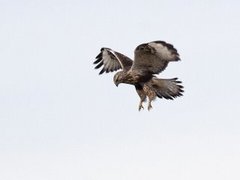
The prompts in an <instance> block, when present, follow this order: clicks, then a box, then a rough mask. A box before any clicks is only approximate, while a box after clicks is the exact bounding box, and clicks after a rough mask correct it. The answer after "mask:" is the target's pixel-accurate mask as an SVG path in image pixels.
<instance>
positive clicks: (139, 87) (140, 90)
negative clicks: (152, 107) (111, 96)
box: [135, 85, 146, 111]
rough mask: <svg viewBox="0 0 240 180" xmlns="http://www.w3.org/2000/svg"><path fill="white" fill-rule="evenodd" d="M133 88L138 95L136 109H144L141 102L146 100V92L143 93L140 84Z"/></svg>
mask: <svg viewBox="0 0 240 180" xmlns="http://www.w3.org/2000/svg"><path fill="white" fill-rule="evenodd" d="M135 88H136V91H137V93H138V95H139V97H140V103H139V105H138V110H139V111H141V109H144V107H143V105H142V103H143V102H144V101H145V100H146V94H145V92H144V90H143V88H142V86H140V85H136V86H135Z"/></svg>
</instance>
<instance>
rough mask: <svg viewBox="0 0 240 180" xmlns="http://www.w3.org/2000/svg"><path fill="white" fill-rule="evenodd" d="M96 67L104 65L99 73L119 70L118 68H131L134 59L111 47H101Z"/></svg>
mask: <svg viewBox="0 0 240 180" xmlns="http://www.w3.org/2000/svg"><path fill="white" fill-rule="evenodd" d="M94 64H96V67H95V69H98V68H100V67H102V69H101V71H100V72H99V74H102V73H104V72H106V73H108V72H113V71H117V70H118V69H123V70H129V69H130V68H131V66H132V64H133V61H132V60H131V59H130V58H129V57H127V56H125V55H123V54H121V53H119V52H116V51H113V50H112V49H110V48H101V52H100V53H99V54H98V55H97V57H96V61H95V62H94Z"/></svg>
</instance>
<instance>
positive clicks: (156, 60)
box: [132, 41, 180, 74]
mask: <svg viewBox="0 0 240 180" xmlns="http://www.w3.org/2000/svg"><path fill="white" fill-rule="evenodd" d="M179 60H180V58H179V54H178V52H177V49H175V48H174V46H173V45H172V44H169V43H166V42H165V41H152V42H149V43H145V44H140V45H139V46H138V47H137V48H136V49H135V58H134V63H133V66H132V69H133V70H137V71H140V72H142V73H150V74H158V73H160V72H162V71H163V70H164V69H165V68H166V67H167V65H168V63H169V62H171V61H179Z"/></svg>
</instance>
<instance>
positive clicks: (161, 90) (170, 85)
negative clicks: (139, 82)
mask: <svg viewBox="0 0 240 180" xmlns="http://www.w3.org/2000/svg"><path fill="white" fill-rule="evenodd" d="M181 83H182V82H181V81H178V79H177V78H172V79H158V78H156V77H154V78H152V80H151V81H150V82H149V83H148V86H150V88H152V89H153V90H154V91H155V93H156V95H157V96H158V97H159V98H165V99H174V98H176V97H179V96H182V93H183V92H184V91H183V86H182V85H180V84H181Z"/></svg>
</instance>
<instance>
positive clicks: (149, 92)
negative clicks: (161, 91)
mask: <svg viewBox="0 0 240 180" xmlns="http://www.w3.org/2000/svg"><path fill="white" fill-rule="evenodd" d="M143 90H144V92H145V93H146V95H147V97H148V110H149V111H150V110H151V109H152V101H153V100H154V99H155V98H156V97H157V95H156V93H155V92H154V91H153V90H152V89H151V88H149V87H148V86H147V85H144V87H143Z"/></svg>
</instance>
